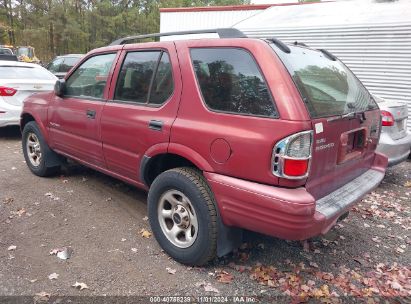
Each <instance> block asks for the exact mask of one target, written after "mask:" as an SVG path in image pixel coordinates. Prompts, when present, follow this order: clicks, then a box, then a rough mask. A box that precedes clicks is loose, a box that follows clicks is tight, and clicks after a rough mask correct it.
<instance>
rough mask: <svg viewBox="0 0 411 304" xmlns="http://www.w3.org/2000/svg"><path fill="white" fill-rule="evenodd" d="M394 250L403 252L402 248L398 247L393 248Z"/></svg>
mask: <svg viewBox="0 0 411 304" xmlns="http://www.w3.org/2000/svg"><path fill="white" fill-rule="evenodd" d="M395 251H396V252H398V253H404V249H402V248H400V247H397V248H395Z"/></svg>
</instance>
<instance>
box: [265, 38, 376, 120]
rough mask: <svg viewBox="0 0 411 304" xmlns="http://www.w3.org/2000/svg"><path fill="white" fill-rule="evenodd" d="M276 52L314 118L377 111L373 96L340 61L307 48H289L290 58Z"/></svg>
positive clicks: (275, 49) (276, 50)
mask: <svg viewBox="0 0 411 304" xmlns="http://www.w3.org/2000/svg"><path fill="white" fill-rule="evenodd" d="M272 48H273V49H274V51H275V52H276V53H277V55H278V56H279V57H280V59H281V60H282V62H283V63H284V65H285V66H286V68H287V69H288V71H289V73H290V74H291V77H292V78H293V80H294V83H295V84H296V86H297V88H298V90H299V92H300V94H301V97H302V98H303V100H304V102H305V104H306V105H307V108H308V111H309V112H310V116H311V117H312V118H318V117H327V116H335V115H343V114H348V113H351V112H363V111H366V110H371V109H376V108H377V105H376V103H375V101H374V100H373V98H372V97H371V94H370V93H369V92H368V91H367V90H366V89H365V87H364V86H363V84H362V83H361V82H360V81H359V80H358V79H357V78H356V77H355V76H354V74H353V73H352V72H351V71H350V70H349V69H348V68H347V67H346V66H345V65H344V64H343V63H341V62H340V61H338V60H337V61H332V60H330V59H329V58H327V57H326V56H325V55H324V54H323V53H322V52H320V51H316V50H310V49H307V48H303V47H295V46H289V48H290V49H291V53H289V54H287V53H285V52H283V51H281V50H279V49H278V48H277V47H276V46H274V45H272Z"/></svg>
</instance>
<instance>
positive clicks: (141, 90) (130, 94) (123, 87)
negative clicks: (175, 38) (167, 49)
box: [114, 51, 161, 103]
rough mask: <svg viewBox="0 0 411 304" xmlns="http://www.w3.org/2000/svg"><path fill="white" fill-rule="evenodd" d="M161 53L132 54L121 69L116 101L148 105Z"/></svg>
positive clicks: (115, 96) (128, 55) (127, 57)
mask: <svg viewBox="0 0 411 304" xmlns="http://www.w3.org/2000/svg"><path fill="white" fill-rule="evenodd" d="M160 53H161V52H160V51H151V52H130V53H128V54H127V56H126V59H125V60H124V63H123V66H122V67H121V71H120V75H119V77H118V81H117V87H116V92H115V95H114V99H116V100H125V101H133V102H139V103H147V98H148V91H149V89H150V84H151V79H152V77H153V73H154V70H155V67H156V65H157V62H158V58H159V56H160Z"/></svg>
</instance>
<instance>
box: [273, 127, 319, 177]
mask: <svg viewBox="0 0 411 304" xmlns="http://www.w3.org/2000/svg"><path fill="white" fill-rule="evenodd" d="M312 142H313V131H304V132H299V133H296V134H293V135H291V136H288V137H286V138H284V139H282V140H280V141H279V142H278V143H277V144H276V145H275V147H274V149H273V158H272V172H273V174H274V175H275V176H278V177H284V178H289V179H301V178H305V177H307V175H308V170H309V168H310V159H311V147H312Z"/></svg>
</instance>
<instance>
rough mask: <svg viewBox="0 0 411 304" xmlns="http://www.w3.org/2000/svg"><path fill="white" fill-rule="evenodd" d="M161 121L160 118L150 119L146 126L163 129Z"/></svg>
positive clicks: (158, 129) (152, 128) (157, 129)
mask: <svg viewBox="0 0 411 304" xmlns="http://www.w3.org/2000/svg"><path fill="white" fill-rule="evenodd" d="M163 124H164V123H163V122H162V121H161V120H150V122H149V123H148V127H149V128H150V129H151V130H155V131H161V130H162V129H163Z"/></svg>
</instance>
